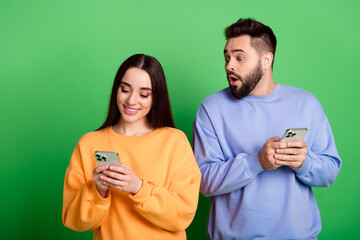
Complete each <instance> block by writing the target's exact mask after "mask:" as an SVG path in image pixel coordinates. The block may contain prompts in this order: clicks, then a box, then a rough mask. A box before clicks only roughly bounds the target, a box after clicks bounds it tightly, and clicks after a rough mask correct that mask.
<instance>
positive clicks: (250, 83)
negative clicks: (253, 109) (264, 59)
mask: <svg viewBox="0 0 360 240" xmlns="http://www.w3.org/2000/svg"><path fill="white" fill-rule="evenodd" d="M227 74H228V75H229V74H232V75H235V76H236V78H237V79H239V81H240V82H242V84H241V86H231V85H230V84H229V85H230V90H231V94H232V95H233V96H234V97H235V98H236V99H239V100H240V99H242V98H244V97H246V96H248V95H249V94H250V93H251V92H252V90H254V88H255V87H256V86H257V84H258V83H259V81H260V79H261V78H262V76H263V75H264V72H263V71H262V69H261V64H260V62H259V63H258V64H257V66H256V67H255V69H254V70H253V71H251V72H250V73H249V74H248V75H246V76H245V77H241V76H240V75H237V74H235V73H234V72H231V71H229V72H227Z"/></svg>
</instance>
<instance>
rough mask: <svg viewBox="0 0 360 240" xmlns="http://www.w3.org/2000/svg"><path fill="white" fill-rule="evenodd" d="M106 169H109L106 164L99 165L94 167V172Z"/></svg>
mask: <svg viewBox="0 0 360 240" xmlns="http://www.w3.org/2000/svg"><path fill="white" fill-rule="evenodd" d="M107 169H109V166H108V165H104V166H99V167H97V168H95V169H94V173H101V172H102V171H104V170H107Z"/></svg>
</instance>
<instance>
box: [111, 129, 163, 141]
mask: <svg viewBox="0 0 360 240" xmlns="http://www.w3.org/2000/svg"><path fill="white" fill-rule="evenodd" d="M161 129H162V128H157V129H155V130H154V131H152V132H149V133H146V134H144V135H141V136H126V135H121V134H119V133H117V132H115V131H114V129H113V128H112V126H110V127H107V128H106V131H107V132H108V133H110V134H111V135H112V136H115V137H116V138H119V139H123V140H127V141H139V140H145V139H148V138H151V137H152V136H154V135H156V134H158V133H159V132H160V131H161Z"/></svg>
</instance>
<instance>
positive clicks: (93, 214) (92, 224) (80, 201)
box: [62, 179, 111, 231]
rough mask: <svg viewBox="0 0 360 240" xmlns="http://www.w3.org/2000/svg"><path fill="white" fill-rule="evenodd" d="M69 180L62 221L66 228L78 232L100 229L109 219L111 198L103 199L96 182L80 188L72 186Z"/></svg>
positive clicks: (65, 189)
mask: <svg viewBox="0 0 360 240" xmlns="http://www.w3.org/2000/svg"><path fill="white" fill-rule="evenodd" d="M67 180H68V179H66V180H65V185H64V201H63V212H62V220H63V224H64V225H65V226H66V227H69V228H71V229H73V230H76V231H87V230H92V229H95V228H97V227H99V226H100V225H101V224H102V223H103V222H104V220H105V219H106V217H107V214H108V211H109V208H110V202H111V196H108V197H107V198H102V197H101V196H100V194H99V193H98V190H97V189H96V186H95V183H94V181H88V182H85V183H84V184H82V185H81V187H80V188H78V189H76V187H75V188H74V186H75V185H77V184H74V185H73V186H71V184H69V181H67Z"/></svg>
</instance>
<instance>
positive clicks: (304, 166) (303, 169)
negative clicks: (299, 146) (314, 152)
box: [295, 153, 313, 175]
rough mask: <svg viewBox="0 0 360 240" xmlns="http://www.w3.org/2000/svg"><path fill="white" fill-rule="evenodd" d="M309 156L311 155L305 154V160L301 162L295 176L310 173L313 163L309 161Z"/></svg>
mask: <svg viewBox="0 0 360 240" xmlns="http://www.w3.org/2000/svg"><path fill="white" fill-rule="evenodd" d="M310 155H311V154H310V153H308V154H306V159H305V161H304V162H303V164H302V166H301V167H300V168H299V169H298V170H296V171H295V172H296V174H297V175H304V174H305V173H308V172H309V171H310V169H311V168H312V164H313V162H312V160H311V156H310Z"/></svg>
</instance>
